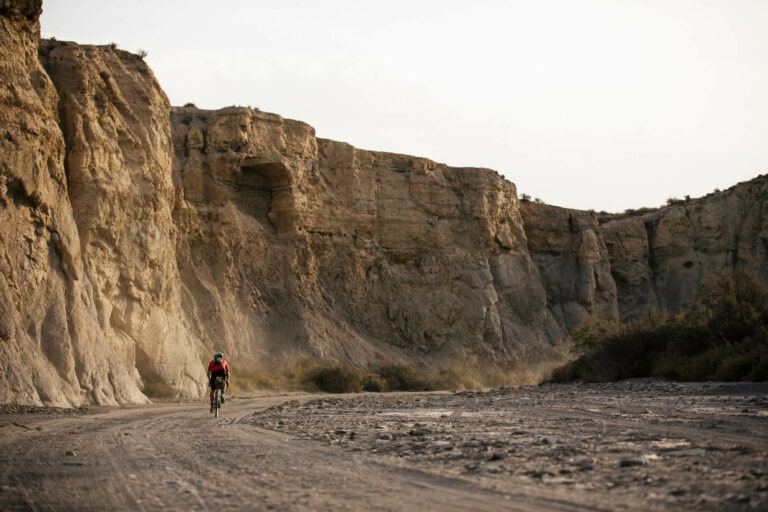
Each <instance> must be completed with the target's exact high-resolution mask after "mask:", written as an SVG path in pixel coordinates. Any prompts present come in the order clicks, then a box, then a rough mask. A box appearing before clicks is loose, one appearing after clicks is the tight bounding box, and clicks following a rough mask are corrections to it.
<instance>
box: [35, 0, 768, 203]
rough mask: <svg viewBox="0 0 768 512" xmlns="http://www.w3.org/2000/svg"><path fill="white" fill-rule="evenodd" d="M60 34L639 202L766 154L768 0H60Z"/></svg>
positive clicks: (283, 110) (363, 133)
mask: <svg viewBox="0 0 768 512" xmlns="http://www.w3.org/2000/svg"><path fill="white" fill-rule="evenodd" d="M43 10H44V12H43V16H42V18H41V26H42V35H43V37H50V36H55V37H56V38H58V39H60V40H72V41H77V42H79V43H84V44H85V43H94V44H106V43H110V42H115V43H117V44H118V46H119V47H120V48H123V49H125V50H130V51H138V50H139V49H143V50H146V51H147V53H148V56H147V58H146V60H147V62H148V63H149V65H150V66H151V67H152V69H153V70H154V72H155V75H156V76H157V78H158V80H159V81H160V84H161V86H162V87H163V88H164V89H165V91H166V93H167V94H168V96H169V98H170V100H171V103H172V104H173V105H183V104H184V103H187V102H193V103H195V104H196V105H197V106H198V107H201V108H220V107H225V106H228V105H244V106H252V107H258V108H260V109H261V110H264V111H268V112H275V113H277V114H280V115H282V116H283V117H287V118H292V119H298V120H301V121H305V122H307V123H309V124H310V125H312V126H314V127H315V129H316V131H317V135H318V136H319V137H324V138H330V139H335V140H340V141H345V142H349V143H350V144H352V145H354V146H356V147H359V148H362V149H371V150H379V151H391V152H396V153H405V154H410V155H416V156H423V157H427V158H431V159H432V160H436V161H438V162H443V163H446V164H449V165H454V166H472V167H489V168H492V169H495V170H497V171H499V172H500V173H501V174H503V175H504V176H505V177H506V178H507V179H509V180H510V181H512V182H514V183H515V184H517V187H518V193H519V194H523V193H526V194H529V195H530V196H531V197H534V198H540V199H542V200H544V201H545V202H547V203H551V204H556V205H559V206H566V207H571V208H582V209H596V210H607V211H623V210H625V209H627V208H638V207H643V206H660V205H662V204H664V203H665V202H666V200H667V199H668V198H670V197H683V196H685V195H691V196H692V197H698V196H701V195H705V194H707V193H709V192H711V191H713V190H714V189H716V188H720V189H725V188H728V187H730V186H731V185H734V184H736V183H737V182H740V181H744V180H748V179H751V178H753V177H755V176H757V175H759V174H763V173H766V172H768V29H766V27H768V0H506V1H503V0H476V1H467V0H463V1H453V0H407V1H404V0H388V1H386V2H380V1H379V2H373V1H364V0H356V1H355V0H314V1H313V0H220V1H218V2H214V1H211V0H205V1H201V0H131V1H126V0H45V1H44V4H43Z"/></svg>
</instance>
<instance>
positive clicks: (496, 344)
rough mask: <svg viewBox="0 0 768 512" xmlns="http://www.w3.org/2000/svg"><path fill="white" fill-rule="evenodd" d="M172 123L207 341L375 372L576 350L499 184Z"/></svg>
mask: <svg viewBox="0 0 768 512" xmlns="http://www.w3.org/2000/svg"><path fill="white" fill-rule="evenodd" d="M171 118H172V127H173V133H174V146H175V148H176V153H175V160H174V179H175V182H176V183H177V185H178V190H177V193H178V198H177V201H178V202H177V208H176V212H175V215H176V219H177V226H178V229H179V243H178V261H179V267H180V269H181V279H182V283H183V285H184V287H185V291H186V293H185V294H184V297H185V301H188V303H187V306H186V307H185V308H184V309H185V311H187V312H192V313H193V316H194V320H193V322H192V323H194V324H196V325H198V326H199V327H200V329H201V332H200V335H201V337H202V338H203V339H204V340H206V341H207V342H208V343H210V344H213V345H215V344H216V343H220V344H222V345H224V346H225V347H226V348H227V350H229V351H230V352H231V353H233V354H235V355H236V357H237V358H238V359H240V360H243V359H247V358H249V357H252V358H254V359H256V360H257V359H259V358H262V359H263V358H265V357H269V356H270V355H272V356H274V355H276V354H281V353H283V354H285V353H292V352H295V351H297V350H298V351H300V352H301V351H303V352H307V353H311V354H313V355H316V356H319V357H322V358H329V359H333V360H342V361H345V362H347V363H351V364H354V365H357V366H360V367H366V366H370V365H373V364H377V363H381V362H383V361H386V360H411V361H412V360H421V361H426V360H430V361H432V362H435V361H437V360H445V359H451V358H457V357H458V358H465V357H479V358H482V359H485V360H487V361H489V362H491V361H498V360H503V359H505V358H507V359H508V358H510V357H511V356H513V355H519V354H520V353H521V352H525V351H530V350H534V351H535V350H537V349H541V348H543V347H547V346H550V345H551V344H553V343H560V342H561V341H562V340H563V338H564V334H563V332H562V330H561V329H560V327H559V326H558V325H557V323H556V322H555V321H554V319H553V318H552V316H551V315H550V313H549V311H548V309H547V307H546V295H545V291H544V289H543V288H542V286H541V281H540V279H539V277H538V273H537V271H536V268H535V266H534V265H533V262H532V260H531V259H530V257H529V255H528V250H527V246H526V238H525V233H524V230H523V226H522V219H521V218H520V214H519V211H518V206H517V197H516V192H515V188H514V185H512V184H511V183H509V182H508V181H506V180H504V179H503V178H501V177H500V176H499V175H498V174H496V173H495V172H493V171H489V170H485V169H458V168H451V167H447V166H445V165H441V164H437V163H435V162H432V161H429V160H426V159H423V158H416V157H409V156H404V155H394V154H388V153H376V152H370V151H362V150H358V149H355V148H353V147H352V146H349V145H348V144H343V143H339V142H334V141H329V140H324V139H316V138H315V135H314V130H313V129H312V128H311V127H309V126H307V125H306V124H304V123H299V122H296V121H290V120H284V119H282V118H280V117H279V116H276V115H274V114H265V113H262V112H259V111H255V110H251V109H247V108H228V109H224V110H220V111H205V110H199V109H196V108H193V107H183V108H175V109H173V112H172V116H171Z"/></svg>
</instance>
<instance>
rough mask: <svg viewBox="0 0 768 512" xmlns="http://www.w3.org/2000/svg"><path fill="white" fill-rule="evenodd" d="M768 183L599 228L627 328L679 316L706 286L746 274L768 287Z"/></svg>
mask: <svg viewBox="0 0 768 512" xmlns="http://www.w3.org/2000/svg"><path fill="white" fill-rule="evenodd" d="M767 214H768V177H766V176H760V177H758V178H756V179H754V180H752V181H749V182H746V183H741V184H739V185H736V186H734V187H731V188H730V189H728V190H726V191H723V192H720V193H716V194H710V195H709V196H707V197H703V198H699V199H692V200H688V201H679V202H677V203H676V204H673V205H671V206H668V207H666V208H661V209H659V210H657V211H653V212H650V213H647V214H645V215H641V216H637V217H630V218H625V219H620V220H614V221H610V222H607V223H605V224H604V225H603V226H601V231H602V232H603V234H604V237H605V240H606V246H607V248H608V251H609V253H610V258H611V268H612V272H613V276H614V278H615V280H616V284H617V289H618V301H619V308H620V310H621V313H622V317H623V318H624V319H625V320H629V319H633V318H638V317H640V316H642V315H644V314H647V313H648V312H649V311H650V310H652V309H656V310H669V311H679V310H680V308H682V307H683V306H685V305H686V304H687V303H689V302H690V301H692V300H696V298H697V293H698V291H699V289H700V288H701V286H702V284H705V283H706V282H707V281H708V280H711V279H713V278H714V277H716V276H717V275H719V274H721V273H728V272H733V271H734V270H737V269H743V270H749V271H751V272H754V273H755V275H757V276H758V277H760V278H761V279H762V280H763V281H764V282H768V254H766V250H767V248H768V245H766V243H767V242H768V225H767V224H766V219H768V216H767Z"/></svg>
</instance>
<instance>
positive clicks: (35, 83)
mask: <svg viewBox="0 0 768 512" xmlns="http://www.w3.org/2000/svg"><path fill="white" fill-rule="evenodd" d="M39 12H40V2H39V1H38V2H14V3H12V6H9V4H8V3H7V2H3V4H2V8H0V46H2V47H3V57H2V60H0V76H2V77H3V84H4V85H3V98H2V104H1V106H0V126H2V134H1V135H2V139H1V140H0V192H2V194H1V195H0V203H1V205H2V209H0V240H2V257H1V258H0V267H1V268H2V273H1V274H0V361H2V362H1V363H0V364H1V365H2V373H1V374H0V401H1V402H3V403H7V402H18V403H30V404H54V405H76V404H80V403H81V402H82V401H97V402H100V403H117V402H127V401H133V402H136V401H142V400H144V397H143V395H142V394H141V393H140V391H139V389H138V386H137V384H138V381H137V375H136V374H135V371H134V369H133V365H132V364H127V363H129V361H128V360H127V359H126V358H124V357H122V355H121V352H120V350H119V347H117V346H115V344H114V343H112V342H110V340H108V339H106V338H105V337H104V336H103V332H102V331H101V330H100V329H99V326H98V323H97V322H96V321H95V318H96V315H95V313H96V312H95V310H94V308H93V301H92V298H91V297H92V294H91V283H90V282H89V281H88V279H87V275H86V273H85V271H84V263H83V261H84V260H83V257H82V253H81V249H80V240H79V234H78V230H77V225H76V221H75V217H74V215H73V210H72V206H71V203H70V201H69V188H68V183H67V176H66V173H65V168H64V155H65V143H64V138H63V136H62V132H61V130H60V128H59V124H58V116H57V103H58V99H59V98H58V95H57V93H56V90H55V88H54V86H53V84H52V83H51V80H50V79H49V77H48V75H47V74H46V72H45V70H44V69H43V67H42V66H41V65H40V63H39V60H38V43H39V27H38V25H37V16H38V15H39Z"/></svg>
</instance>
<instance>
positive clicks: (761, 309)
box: [552, 272, 768, 382]
mask: <svg viewBox="0 0 768 512" xmlns="http://www.w3.org/2000/svg"><path fill="white" fill-rule="evenodd" d="M701 295H702V300H701V303H700V305H698V306H695V307H690V308H689V309H687V310H686V311H684V312H683V313H681V314H679V315H670V314H668V313H653V314H651V315H649V316H648V317H646V318H644V319H642V320H639V321H636V322H633V323H630V324H619V323H617V322H611V321H608V320H605V319H601V318H599V317H592V318H588V319H587V320H586V321H585V322H583V323H582V324H581V325H580V326H579V327H578V328H576V329H575V330H574V333H573V338H574V344H575V347H576V349H577V351H578V353H579V354H580V357H579V358H578V359H576V360H575V361H573V362H572V363H569V364H567V365H565V366H563V367H561V368H559V369H557V370H555V372H553V375H552V380H554V381H561V382H562V381H571V380H584V381H598V382H606V381H614V380H621V379H628V378H642V377H657V378H666V379H672V380H685V381H704V380H721V381H734V380H749V381H765V380H768V290H767V289H766V287H765V286H764V285H763V284H762V283H761V282H760V281H759V280H758V279H757V278H756V277H755V276H753V275H751V274H748V273H746V272H737V273H735V274H734V275H733V276H728V277H723V278H720V279H718V280H717V281H716V282H714V283H713V284H711V285H710V286H707V287H704V288H703V289H702V291H701Z"/></svg>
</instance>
